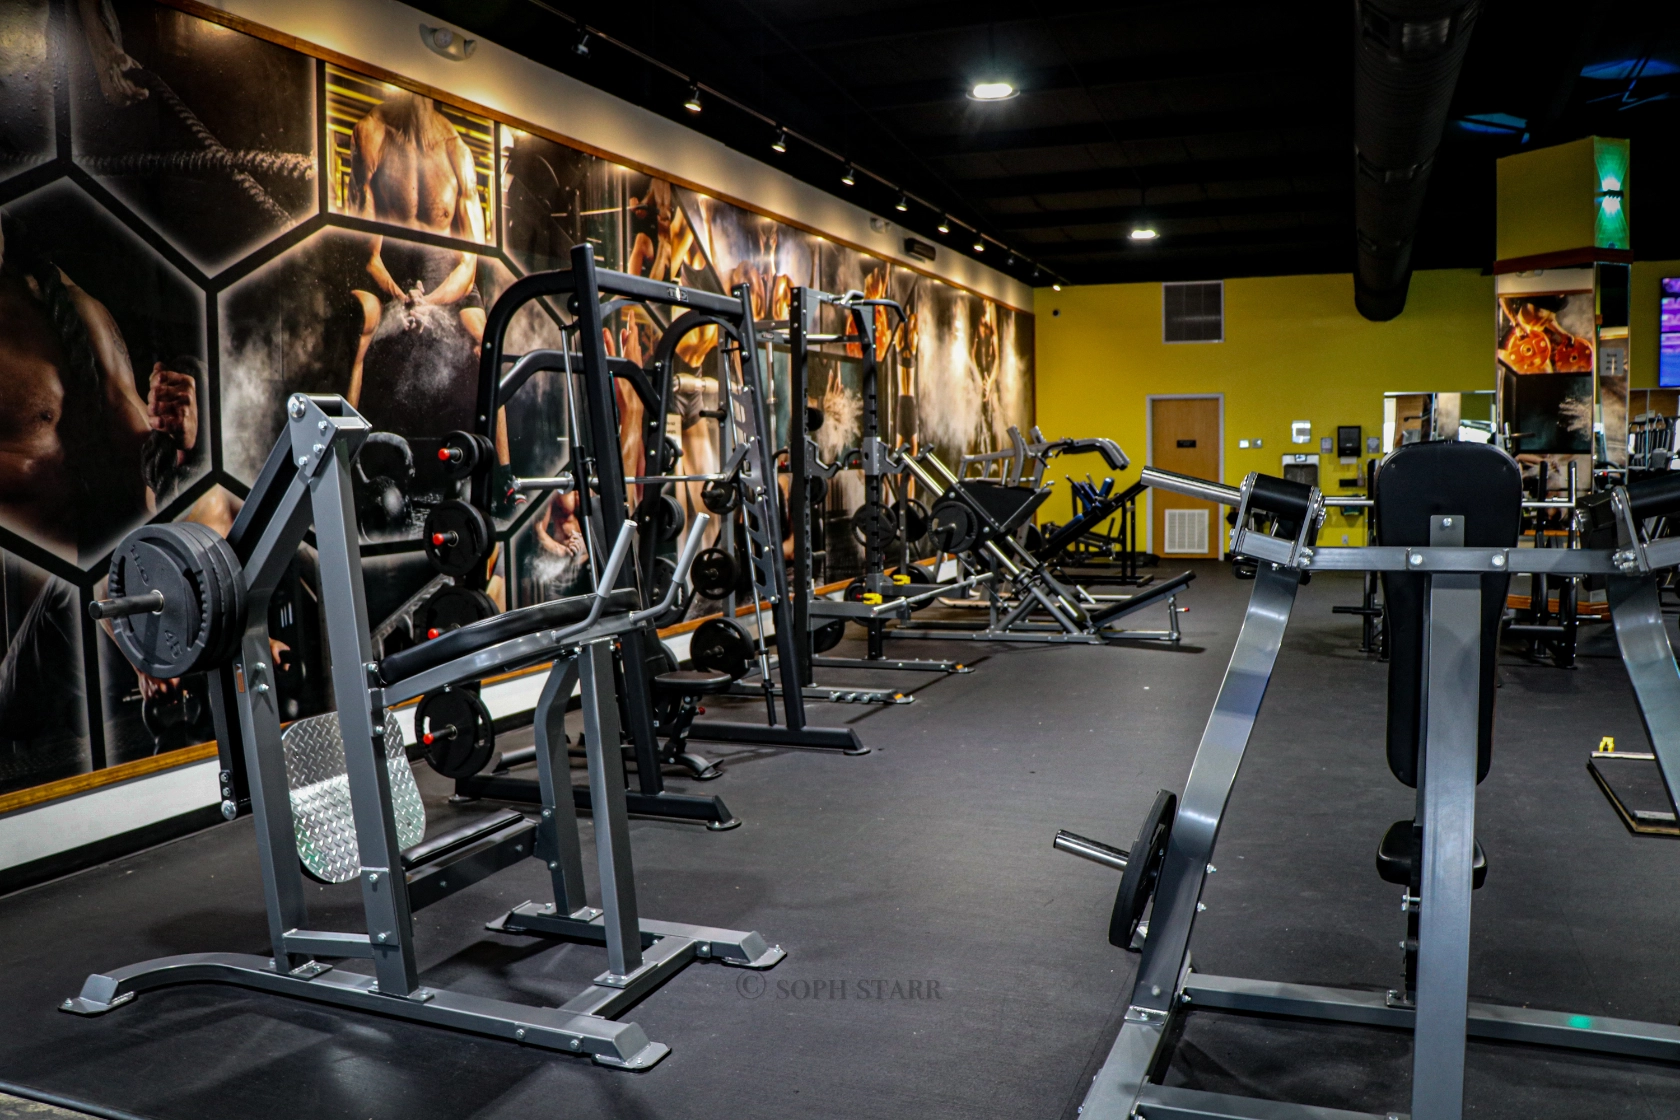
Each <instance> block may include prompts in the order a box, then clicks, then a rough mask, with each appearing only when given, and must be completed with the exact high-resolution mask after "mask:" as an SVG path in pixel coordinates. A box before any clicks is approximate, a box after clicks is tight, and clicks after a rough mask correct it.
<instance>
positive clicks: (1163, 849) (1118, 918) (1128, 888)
mask: <svg viewBox="0 0 1680 1120" xmlns="http://www.w3.org/2000/svg"><path fill="white" fill-rule="evenodd" d="M1177 811H1178V798H1177V797H1176V796H1174V795H1173V794H1172V793H1170V792H1168V791H1167V790H1161V791H1160V792H1159V793H1157V794H1156V795H1155V804H1154V805H1152V806H1150V808H1149V815H1148V816H1146V817H1144V819H1143V827H1142V828H1140V829H1138V834H1137V840H1135V841H1134V842H1133V843H1132V848H1131V857H1130V858H1129V859H1128V860H1127V861H1126V873H1125V874H1124V875H1122V876H1120V889H1119V891H1117V892H1116V893H1115V895H1114V913H1113V914H1112V915H1111V916H1110V917H1109V920H1108V943H1109V944H1110V945H1116V946H1118V947H1120V948H1122V949H1130V948H1131V947H1132V938H1133V937H1134V936H1136V935H1137V928H1138V923H1139V922H1141V921H1142V920H1143V911H1144V909H1145V908H1146V907H1147V906H1148V905H1149V900H1150V899H1151V898H1152V897H1154V894H1155V886H1156V884H1157V883H1159V882H1160V879H1161V864H1162V863H1163V862H1164V861H1165V860H1166V858H1167V840H1168V838H1169V837H1171V835H1172V826H1173V815H1174V814H1175V813H1176V812H1177Z"/></svg>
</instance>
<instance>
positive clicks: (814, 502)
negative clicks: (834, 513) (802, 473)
mask: <svg viewBox="0 0 1680 1120" xmlns="http://www.w3.org/2000/svg"><path fill="white" fill-rule="evenodd" d="M826 497H828V479H826V478H824V477H823V476H822V475H820V474H814V475H812V476H811V477H810V478H808V479H806V480H805V500H806V501H808V502H809V503H810V504H811V508H812V509H813V510H816V509H818V508H819V507H821V505H822V504H823V499H824V498H826Z"/></svg>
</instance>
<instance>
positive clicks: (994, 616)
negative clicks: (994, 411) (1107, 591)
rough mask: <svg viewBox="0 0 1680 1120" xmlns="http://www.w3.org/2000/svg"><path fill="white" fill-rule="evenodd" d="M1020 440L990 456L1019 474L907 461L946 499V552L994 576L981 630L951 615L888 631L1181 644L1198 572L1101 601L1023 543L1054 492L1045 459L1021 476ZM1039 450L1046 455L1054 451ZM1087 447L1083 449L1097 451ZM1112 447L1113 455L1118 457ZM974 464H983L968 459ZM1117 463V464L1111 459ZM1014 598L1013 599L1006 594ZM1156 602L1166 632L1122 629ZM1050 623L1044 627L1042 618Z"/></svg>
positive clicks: (927, 454) (985, 586)
mask: <svg viewBox="0 0 1680 1120" xmlns="http://www.w3.org/2000/svg"><path fill="white" fill-rule="evenodd" d="M1012 438H1013V441H1014V442H1015V443H1016V444H1017V448H1016V451H1015V452H1004V453H994V454H993V455H992V456H988V457H986V458H988V459H989V458H996V457H1003V458H1005V459H1007V460H1008V461H1013V462H1015V464H1016V466H1015V471H1014V474H1013V475H1010V474H1008V473H1007V468H1006V473H1004V474H1003V476H1002V477H1001V478H1000V479H990V478H968V479H964V478H959V477H958V475H956V474H955V473H953V472H952V471H951V469H950V468H949V467H947V466H946V465H945V464H944V463H943V462H942V461H941V460H940V459H939V457H938V456H937V455H935V454H934V453H933V452H932V451H931V450H929V451H923V452H921V453H920V454H919V455H910V454H905V455H903V456H901V457H900V459H899V461H900V462H902V463H903V466H904V469H905V470H907V471H909V472H910V473H911V474H912V475H914V476H915V478H916V480H917V481H918V482H919V483H921V485H922V487H923V488H924V489H925V490H926V491H927V492H928V493H930V494H938V495H940V497H939V499H938V500H937V501H936V502H935V503H934V505H933V511H932V520H931V525H932V527H931V528H930V529H929V533H930V535H931V536H932V537H933V540H934V543H935V545H936V546H937V547H939V548H940V549H941V550H942V551H943V552H949V553H952V554H953V555H955V556H956V558H957V560H958V563H959V565H960V566H961V569H962V570H963V571H964V572H965V573H967V574H969V575H970V576H973V575H979V574H988V575H990V576H991V577H992V578H991V579H990V580H987V581H985V582H984V583H978V581H976V582H977V583H978V586H979V588H980V590H981V591H982V592H983V594H984V595H985V601H986V610H987V615H988V618H987V621H986V622H984V623H981V624H976V623H971V622H964V621H960V620H946V619H928V620H923V619H913V620H910V621H906V622H901V623H900V624H899V625H898V626H897V627H895V628H894V629H893V630H892V631H891V632H890V633H891V636H892V637H895V638H933V639H944V640H968V641H999V642H1060V643H1065V642H1073V643H1085V644H1102V643H1105V642H1113V641H1138V640H1143V641H1159V642H1168V643H1177V642H1178V640H1179V636H1180V635H1179V627H1178V615H1179V609H1180V608H1179V606H1178V593H1179V592H1180V591H1182V590H1184V588H1185V587H1186V586H1188V585H1189V583H1190V581H1191V580H1193V579H1195V578H1196V576H1195V573H1194V572H1183V573H1181V574H1179V575H1177V576H1174V577H1173V578H1172V579H1168V580H1163V581H1161V582H1159V583H1151V584H1149V585H1148V586H1145V587H1143V588H1140V589H1139V590H1138V591H1137V593H1136V594H1133V595H1129V596H1108V595H1102V596H1098V595H1093V594H1091V593H1090V592H1088V591H1086V590H1085V589H1084V588H1083V587H1081V586H1079V585H1078V584H1073V583H1064V582H1062V581H1061V580H1060V579H1058V578H1056V576H1055V575H1054V574H1053V573H1052V572H1051V571H1050V569H1049V565H1048V564H1047V563H1046V562H1045V561H1044V560H1041V559H1039V558H1038V557H1037V556H1035V555H1033V554H1032V553H1031V552H1029V551H1028V550H1027V548H1026V546H1025V545H1023V544H1022V543H1021V541H1020V540H1019V539H1018V537H1019V531H1020V530H1021V528H1022V526H1024V525H1025V524H1026V522H1027V519H1028V518H1030V517H1031V516H1032V514H1033V511H1035V510H1036V509H1037V508H1038V507H1039V506H1040V505H1042V504H1043V503H1044V499H1045V498H1046V497H1048V496H1049V493H1050V491H1049V488H1048V487H1047V486H1044V485H1041V484H1040V483H1041V482H1042V477H1041V476H1042V469H1043V459H1042V458H1041V457H1039V456H1034V458H1036V459H1037V461H1038V466H1037V468H1036V469H1035V470H1034V471H1033V477H1032V478H1031V479H1030V480H1027V479H1025V478H1024V477H1023V475H1022V473H1021V463H1022V462H1024V459H1025V456H1026V453H1027V451H1029V450H1030V448H1028V447H1027V446H1026V445H1025V443H1024V441H1022V440H1021V439H1020V433H1019V432H1013V433H1012ZM1089 442H1091V443H1100V444H1106V445H1107V448H1103V449H1102V450H1103V453H1104V456H1105V458H1108V457H1109V456H1110V455H1113V456H1117V457H1118V459H1119V462H1120V463H1121V464H1124V463H1125V456H1124V455H1123V454H1122V453H1120V450H1119V448H1118V447H1117V446H1115V445H1114V444H1112V443H1110V442H1109V441H1107V440H1101V441H1089ZM1054 446H1056V445H1053V444H1043V445H1041V450H1043V449H1048V448H1051V447H1054ZM1097 449H1098V448H1095V447H1092V448H1085V447H1081V448H1078V450H1097ZM1109 449H1112V451H1110V450H1109ZM967 461H969V462H979V461H981V460H980V459H978V458H974V457H970V459H969V460H967ZM1109 461H1110V462H1111V463H1112V462H1114V459H1113V458H1109ZM1006 588H1007V591H1008V592H1009V594H1008V595H1006V594H1005V589H1006ZM1153 603H1164V604H1165V605H1166V608H1167V628H1166V629H1165V630H1123V629H1121V628H1119V627H1118V626H1116V625H1115V624H1116V623H1118V622H1119V621H1120V620H1121V619H1122V618H1124V617H1126V616H1127V615H1130V614H1132V613H1134V612H1135V611H1138V610H1141V609H1142V608H1144V607H1147V606H1149V605H1150V604H1153ZM1046 617H1047V618H1048V621H1039V619H1042V618H1046Z"/></svg>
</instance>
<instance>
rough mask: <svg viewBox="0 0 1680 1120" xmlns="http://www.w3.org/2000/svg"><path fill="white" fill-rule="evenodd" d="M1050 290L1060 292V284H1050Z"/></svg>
mask: <svg viewBox="0 0 1680 1120" xmlns="http://www.w3.org/2000/svg"><path fill="white" fill-rule="evenodd" d="M1050 290H1051V291H1052V292H1059V291H1061V290H1062V286H1061V285H1060V284H1052V285H1050Z"/></svg>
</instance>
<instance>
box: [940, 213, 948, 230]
mask: <svg viewBox="0 0 1680 1120" xmlns="http://www.w3.org/2000/svg"><path fill="white" fill-rule="evenodd" d="M939 232H940V233H950V232H951V219H950V218H947V217H945V216H944V215H941V216H940V218H939Z"/></svg>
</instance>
